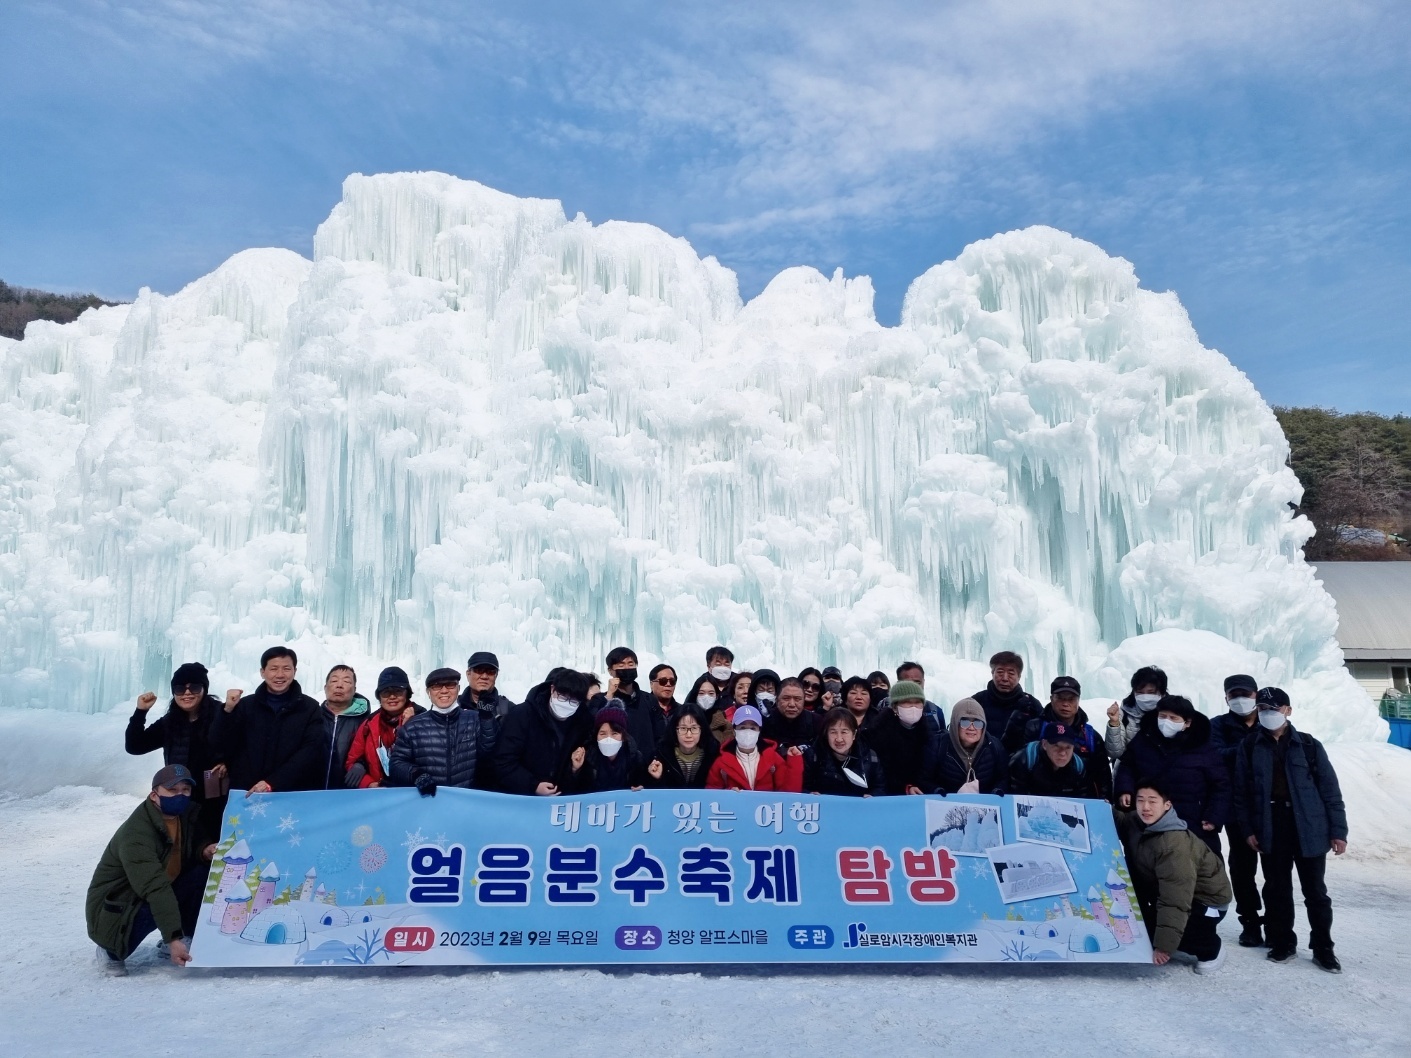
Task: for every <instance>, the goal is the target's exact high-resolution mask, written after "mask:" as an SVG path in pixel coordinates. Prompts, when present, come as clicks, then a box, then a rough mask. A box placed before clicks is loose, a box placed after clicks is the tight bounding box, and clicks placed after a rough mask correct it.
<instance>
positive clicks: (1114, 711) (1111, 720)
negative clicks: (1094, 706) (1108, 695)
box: [1107, 702, 1122, 727]
mask: <svg viewBox="0 0 1411 1058" xmlns="http://www.w3.org/2000/svg"><path fill="white" fill-rule="evenodd" d="M1107 726H1108V727H1121V726H1122V707H1121V706H1120V705H1118V704H1117V703H1116V702H1113V703H1112V704H1111V705H1109V706H1108V707H1107Z"/></svg>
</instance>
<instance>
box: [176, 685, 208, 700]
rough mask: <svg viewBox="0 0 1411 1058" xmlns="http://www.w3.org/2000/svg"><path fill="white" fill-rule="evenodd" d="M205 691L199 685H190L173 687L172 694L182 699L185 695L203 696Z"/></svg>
mask: <svg viewBox="0 0 1411 1058" xmlns="http://www.w3.org/2000/svg"><path fill="white" fill-rule="evenodd" d="M205 689H206V688H204V687H202V686H201V685H200V684H199V683H188V684H186V685H185V686H183V687H173V688H172V689H171V693H172V694H175V695H177V696H178V697H180V696H181V695H183V694H201V693H202V692H203V691H205Z"/></svg>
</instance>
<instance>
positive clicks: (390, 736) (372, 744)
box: [346, 702, 426, 790]
mask: <svg viewBox="0 0 1411 1058" xmlns="http://www.w3.org/2000/svg"><path fill="white" fill-rule="evenodd" d="M424 712H426V709H425V708H424V707H423V706H420V705H417V704H416V703H415V702H413V703H412V704H411V705H409V706H408V707H407V708H406V709H404V710H402V712H401V714H400V715H401V717H402V722H403V723H405V722H406V721H407V720H410V719H411V718H412V717H413V716H415V715H417V714H418V713H424ZM400 726H401V725H400V724H398V723H395V722H393V721H390V720H388V719H387V714H386V713H384V712H383V711H382V710H381V709H378V710H376V711H375V712H373V714H372V716H370V717H368V720H367V723H365V724H363V725H362V726H361V727H359V728H358V730H357V733H356V734H355V735H353V744H352V745H351V746H350V747H348V760H347V765H346V766H347V768H348V769H350V770H351V768H352V767H353V765H354V764H361V765H362V766H363V768H364V770H365V771H366V772H367V774H366V775H364V776H363V777H362V779H361V780H359V782H358V788H359V789H361V790H366V789H367V788H368V787H369V786H371V785H372V784H373V783H376V784H377V785H379V786H386V785H387V769H386V768H384V767H383V766H382V758H381V757H380V756H379V755H378V752H377V747H378V746H381V747H382V748H383V749H384V750H386V752H387V755H388V757H389V758H390V757H391V755H392V743H393V742H395V741H396V740H397V728H398V727H400Z"/></svg>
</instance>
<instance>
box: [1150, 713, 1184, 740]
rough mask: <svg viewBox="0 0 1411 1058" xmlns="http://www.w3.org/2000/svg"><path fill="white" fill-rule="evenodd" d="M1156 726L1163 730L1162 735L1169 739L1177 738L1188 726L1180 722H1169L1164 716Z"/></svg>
mask: <svg viewBox="0 0 1411 1058" xmlns="http://www.w3.org/2000/svg"><path fill="white" fill-rule="evenodd" d="M1156 726H1157V727H1159V728H1160V729H1161V733H1162V734H1163V735H1165V736H1166V737H1167V738H1175V737H1176V736H1177V735H1179V734H1180V733H1181V732H1182V731H1184V730H1185V729H1186V725H1185V724H1184V723H1183V722H1182V721H1180V720H1167V719H1166V718H1165V717H1164V716H1163V717H1160V718H1159V719H1158V720H1157V721H1156Z"/></svg>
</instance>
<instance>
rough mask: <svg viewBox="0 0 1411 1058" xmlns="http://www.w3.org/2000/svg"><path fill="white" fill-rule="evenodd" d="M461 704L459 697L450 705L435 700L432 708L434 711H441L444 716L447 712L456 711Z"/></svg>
mask: <svg viewBox="0 0 1411 1058" xmlns="http://www.w3.org/2000/svg"><path fill="white" fill-rule="evenodd" d="M460 704H461V703H460V700H459V699H456V700H453V701H452V702H451V704H450V705H437V704H436V703H435V702H432V703H431V710H432V712H436V713H440V714H441V715H442V716H445V715H446V714H447V713H451V712H454V711H455V710H456V708H457V707H458V706H459V705H460Z"/></svg>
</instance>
